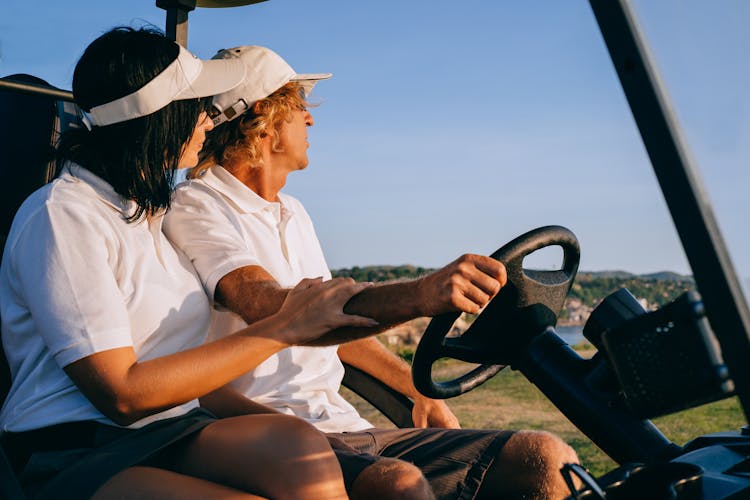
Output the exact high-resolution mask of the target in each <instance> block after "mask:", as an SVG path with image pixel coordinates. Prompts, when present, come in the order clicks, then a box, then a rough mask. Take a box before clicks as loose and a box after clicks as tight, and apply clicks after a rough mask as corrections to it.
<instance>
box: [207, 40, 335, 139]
mask: <svg viewBox="0 0 750 500" xmlns="http://www.w3.org/2000/svg"><path fill="white" fill-rule="evenodd" d="M213 59H219V60H229V61H233V60H234V61H241V62H242V63H243V64H244V65H245V66H246V73H245V80H244V81H243V82H242V84H240V85H238V86H236V87H234V88H232V89H231V90H229V91H227V92H224V93H221V94H216V95H215V96H214V99H213V105H214V108H216V111H218V115H217V116H215V117H214V125H219V124H220V123H224V122H226V121H231V120H234V119H235V118H237V117H238V116H240V115H241V114H242V113H244V112H245V111H247V110H248V109H249V108H250V107H251V106H252V105H253V104H255V103H256V102H257V101H259V100H260V99H265V98H266V97H268V96H269V95H271V94H273V93H274V92H276V91H277V90H279V89H280V88H281V87H283V86H284V85H286V84H287V83H288V82H299V83H300V85H302V87H303V89H304V90H305V94H309V93H310V91H311V90H312V88H313V86H314V85H315V84H316V83H317V82H318V81H319V80H326V79H328V78H331V76H333V75H331V73H296V72H295V71H294V70H293V69H292V67H291V66H289V64H287V62H286V61H284V59H282V58H281V56H279V55H278V54H277V53H276V52H274V51H272V50H271V49H267V48H266V47H259V46H257V45H244V46H241V47H234V48H232V49H223V50H220V51H219V52H218V53H217V54H216V55H215V56H214V57H213Z"/></svg>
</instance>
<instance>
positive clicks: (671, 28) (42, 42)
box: [0, 0, 750, 277]
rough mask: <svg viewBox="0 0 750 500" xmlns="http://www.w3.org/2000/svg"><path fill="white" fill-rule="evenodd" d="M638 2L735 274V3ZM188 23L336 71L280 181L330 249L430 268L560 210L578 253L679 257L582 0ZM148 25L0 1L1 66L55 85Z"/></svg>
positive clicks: (207, 15) (222, 43)
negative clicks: (86, 52) (111, 32)
mask: <svg viewBox="0 0 750 500" xmlns="http://www.w3.org/2000/svg"><path fill="white" fill-rule="evenodd" d="M635 6H636V7H637V9H638V15H639V17H640V19H641V21H642V23H643V27H644V29H645V30H646V33H647V35H648V37H649V40H650V41H651V43H652V50H653V52H654V55H655V57H656V60H657V63H658V65H659V69H660V71H661V74H662V77H663V79H664V81H665V82H666V83H667V85H668V87H669V92H670V95H671V98H672V101H673V103H674V104H675V109H676V112H677V115H678V117H679V118H680V120H681V123H682V126H683V129H684V133H685V136H686V138H687V139H688V141H689V143H690V147H691V151H692V154H693V156H694V158H695V160H696V163H697V165H698V167H699V169H700V175H701V177H702V179H703V181H704V182H705V185H706V188H707V192H708V194H709V197H710V198H711V200H712V202H713V204H714V210H715V212H716V215H717V217H718V219H719V221H720V224H721V229H722V231H723V234H724V237H725V240H726V242H727V244H728V247H729V249H730V253H731V255H732V258H733V260H734V263H735V267H736V268H737V269H738V271H739V274H741V275H742V276H744V277H750V231H748V230H747V227H748V220H749V219H750V208H749V206H748V202H747V194H746V193H747V191H748V189H749V188H750V163H749V161H748V160H750V113H749V112H750V96H748V89H750V71H749V63H748V59H747V54H748V53H750V33H748V31H747V29H746V26H747V22H748V20H750V3H748V2H746V1H745V0H721V1H717V2H705V1H699V0H661V1H659V2H650V1H647V0H639V1H636V2H635ZM190 21H191V23H190V33H189V41H188V45H189V48H190V49H191V50H192V51H193V52H195V53H196V54H198V55H199V56H201V57H210V56H211V55H213V54H214V53H215V51H216V50H217V49H219V48H225V47H231V46H235V45H244V44H257V45H266V46H268V47H271V48H272V49H274V50H275V51H277V52H278V53H280V54H281V55H282V56H283V57H284V58H285V59H287V61H288V62H289V63H290V64H291V65H292V66H293V67H294V68H295V69H296V70H297V71H299V72H332V73H334V77H333V79H331V80H329V81H326V82H323V83H321V84H320V85H318V87H317V88H316V92H315V95H316V99H317V100H318V101H319V102H320V106H319V107H318V108H316V109H315V110H314V117H315V120H316V124H315V126H314V127H313V128H312V129H311V131H310V142H311V148H310V158H311V164H310V167H309V168H308V169H307V170H306V171H304V172H301V173H296V174H293V175H292V176H290V179H289V183H288V185H287V191H288V192H289V193H291V194H293V195H295V196H297V197H298V198H300V199H302V200H303V202H304V203H305V204H306V206H307V208H308V211H309V212H310V213H311V215H312V217H313V219H314V221H315V222H316V227H317V230H318V232H319V236H320V240H321V243H322V245H323V247H324V250H325V252H326V254H327V256H328V260H329V264H330V266H331V267H333V268H338V267H345V266H353V265H369V264H404V263H410V264H415V265H422V266H431V267H434V266H440V265H442V264H444V263H447V262H449V261H450V260H452V259H453V258H455V257H456V256H458V255H460V254H461V253H464V252H478V253H490V252H492V251H494V250H495V249H496V248H497V247H498V246H499V245H500V244H502V243H504V242H506V241H508V240H510V239H511V238H513V237H515V236H517V235H518V234H520V233H522V232H525V231H527V230H529V229H532V228H534V227H537V226H541V225H546V224H561V225H564V226H567V227H569V228H570V229H571V230H573V231H574V232H575V233H576V234H577V235H578V237H579V240H580V242H581V246H582V262H581V268H582V269H584V270H606V269H621V270H627V271H632V272H638V273H645V272H654V271H660V270H672V271H676V272H680V273H689V272H690V271H689V267H688V264H687V261H686V259H685V257H684V254H683V252H682V250H681V246H680V244H679V241H678V238H677V235H676V233H675V231H674V227H673V225H672V222H671V219H670V217H669V214H668V211H667V209H666V206H665V204H664V202H663V200H662V198H661V195H660V192H659V188H658V186H657V183H656V180H655V178H654V175H653V172H652V171H651V168H650V165H649V162H648V159H647V157H646V155H645V152H644V150H643V146H642V144H641V142H640V138H639V136H638V134H637V130H636V128H635V125H634V123H633V120H632V117H631V115H630V112H629V110H628V108H627V104H626V102H625V99H624V97H623V94H622V91H621V89H620V86H619V83H618V81H617V79H616V75H615V73H614V70H613V69H612V65H611V62H610V60H609V57H608V55H607V53H606V49H605V47H604V43H603V41H602V39H601V35H600V33H599V32H598V28H597V26H596V23H595V20H594V18H593V15H592V14H591V12H590V8H589V5H588V2H587V1H584V0H576V1H573V0H571V1H566V2H560V1H558V0H529V1H509V0H507V1H492V2H491V1H480V0H462V1H447V0H431V1H428V0H412V1H408V2H405V1H403V0H382V1H378V2H354V1H344V0H321V1H316V2H300V1H294V0H271V1H269V2H266V3H263V4H259V5H254V6H246V7H240V8H233V9H197V10H196V11H194V12H192V13H191V14H190ZM145 23H152V24H155V25H157V26H159V27H163V26H164V12H163V11H162V10H160V9H158V8H156V7H155V2H154V1H153V0H130V1H128V2H125V1H119V2H113V1H110V2H102V1H100V0H99V1H94V0H71V1H66V2H49V1H44V2H43V1H38V0H3V1H2V3H0V76H5V75H8V74H12V73H16V72H26V73H31V74H34V75H36V76H39V77H42V78H44V79H46V80H48V81H49V82H50V83H52V84H55V85H58V86H60V87H63V88H70V79H71V75H72V69H73V67H74V65H75V62H76V60H77V58H78V56H79V55H80V54H81V52H82V50H83V49H84V47H85V46H86V44H88V43H89V42H90V41H91V40H93V39H94V38H95V37H96V36H98V35H99V34H100V33H102V32H103V31H106V30H107V29H108V28H110V27H112V26H114V25H118V24H131V25H133V24H134V25H142V24H145ZM537 261H538V262H537V265H539V266H542V267H551V266H552V265H553V264H554V263H555V258H554V255H551V254H550V255H546V254H543V255H540V256H537Z"/></svg>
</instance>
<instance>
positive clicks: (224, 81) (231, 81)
mask: <svg viewBox="0 0 750 500" xmlns="http://www.w3.org/2000/svg"><path fill="white" fill-rule="evenodd" d="M244 77H245V65H244V64H242V62H241V61H239V60H237V59H235V60H231V59H229V60H209V61H203V60H201V59H198V58H197V57H195V56H194V55H193V54H191V53H190V52H189V51H188V50H187V49H185V48H183V47H180V53H179V54H178V56H177V59H175V60H174V62H172V63H171V64H170V65H169V66H167V67H166V68H165V69H164V71H162V72H161V73H159V74H158V75H157V76H156V77H155V78H154V79H153V80H151V81H150V82H148V83H147V84H146V85H144V86H143V87H141V88H140V89H138V90H137V91H135V92H133V93H132V94H129V95H126V96H125V97H121V98H119V99H116V100H114V101H112V102H108V103H105V104H102V105H100V106H95V107H93V108H91V110H90V111H88V112H86V111H83V112H82V113H83V120H84V124H85V125H86V126H87V127H89V128H90V127H91V126H98V127H102V126H105V125H111V124H113V123H119V122H124V121H127V120H132V119H133V118H139V117H141V116H146V115H150V114H151V113H154V112H156V111H159V110H160V109H162V108H163V107H165V106H166V105H167V104H169V103H170V102H172V101H179V100H181V99H196V98H199V97H209V96H212V95H215V94H219V93H221V92H226V91H228V90H231V89H232V88H234V87H236V86H237V85H238V84H240V83H241V82H242V81H243V80H244Z"/></svg>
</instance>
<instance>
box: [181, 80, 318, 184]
mask: <svg viewBox="0 0 750 500" xmlns="http://www.w3.org/2000/svg"><path fill="white" fill-rule="evenodd" d="M310 106H311V105H310V103H309V102H308V101H307V100H306V99H305V93H304V88H303V87H302V85H300V84H299V83H297V82H289V83H287V84H286V85H284V86H283V87H281V88H280V89H279V90H277V91H276V92H274V93H273V94H271V95H269V96H268V97H266V98H265V99H261V100H259V101H257V102H256V103H255V104H254V105H253V106H251V107H250V109H248V110H247V111H246V112H245V113H244V114H243V115H242V116H240V117H239V118H238V119H237V120H234V121H231V122H229V123H225V124H223V125H220V126H218V127H217V128H216V129H214V130H212V131H211V132H209V133H208V134H207V137H206V141H205V143H204V144H203V150H202V151H201V154H200V162H199V163H198V165H197V166H196V167H193V168H191V169H190V170H189V171H188V174H187V176H188V178H189V179H195V178H196V177H200V176H201V175H203V172H205V171H206V170H207V169H208V168H210V167H212V166H213V165H217V164H218V165H222V164H224V163H227V162H228V161H229V160H231V159H232V158H234V157H236V156H237V155H241V156H242V158H243V159H246V160H248V161H249V162H250V164H251V165H253V166H256V167H260V166H262V165H263V159H262V158H261V149H260V142H261V140H263V138H265V137H266V136H268V135H269V134H270V135H271V136H272V142H271V147H272V149H273V151H278V152H280V151H282V147H281V144H280V136H279V130H280V128H281V125H282V124H283V123H284V122H289V121H291V119H292V112H293V111H294V110H298V109H307V108H308V107H310Z"/></svg>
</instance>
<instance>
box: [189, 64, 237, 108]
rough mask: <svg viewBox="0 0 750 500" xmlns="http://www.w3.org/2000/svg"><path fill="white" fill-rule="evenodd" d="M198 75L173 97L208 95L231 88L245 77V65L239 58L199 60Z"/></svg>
mask: <svg viewBox="0 0 750 500" xmlns="http://www.w3.org/2000/svg"><path fill="white" fill-rule="evenodd" d="M201 62H202V67H201V72H200V73H199V74H198V77H197V78H196V79H195V80H193V82H192V83H191V84H190V86H189V87H188V88H186V89H185V90H183V91H182V92H180V94H179V95H178V96H176V97H175V99H195V98H198V97H210V96H214V95H217V94H221V93H223V92H227V91H229V90H232V89H233V88H235V87H236V86H238V85H239V84H240V83H242V82H243V81H244V79H245V72H246V71H247V70H246V67H245V64H244V63H243V62H242V61H241V60H239V59H210V60H201Z"/></svg>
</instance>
